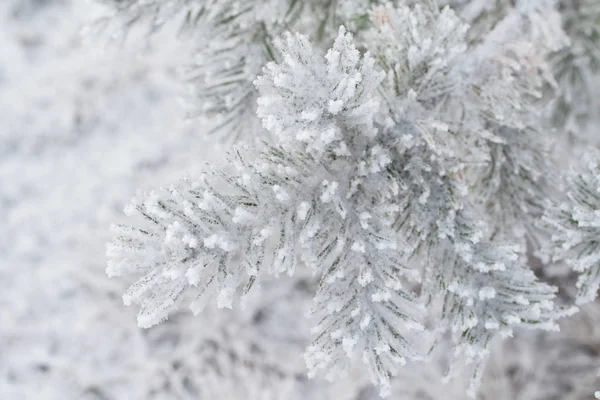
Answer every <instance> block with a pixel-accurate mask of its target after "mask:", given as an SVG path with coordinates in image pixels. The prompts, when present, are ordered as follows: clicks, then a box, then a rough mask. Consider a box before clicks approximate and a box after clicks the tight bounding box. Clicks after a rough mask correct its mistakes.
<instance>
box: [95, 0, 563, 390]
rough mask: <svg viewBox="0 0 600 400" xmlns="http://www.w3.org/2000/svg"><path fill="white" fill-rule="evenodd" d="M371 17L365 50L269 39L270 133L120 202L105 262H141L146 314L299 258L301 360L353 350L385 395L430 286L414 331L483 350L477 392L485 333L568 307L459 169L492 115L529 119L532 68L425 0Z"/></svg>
mask: <svg viewBox="0 0 600 400" xmlns="http://www.w3.org/2000/svg"><path fill="white" fill-rule="evenodd" d="M371 20H372V23H373V26H372V28H371V30H370V31H369V32H366V33H365V35H364V37H365V41H364V44H365V46H366V48H367V49H369V50H371V51H372V52H373V56H371V54H370V53H368V52H367V53H365V54H364V55H363V56H362V57H361V55H360V53H359V51H358V50H357V49H356V46H355V44H354V40H353V38H352V36H351V35H350V34H348V33H346V30H345V29H344V28H343V27H342V28H340V31H339V34H338V36H337V39H336V40H335V42H334V44H333V47H332V48H331V49H330V50H329V51H328V52H327V54H326V55H325V57H323V56H321V55H320V52H319V49H318V48H315V47H313V45H312V44H311V43H310V42H309V41H308V40H307V38H306V37H304V36H303V35H301V34H295V35H294V34H285V35H284V36H283V38H282V39H277V40H276V41H275V46H276V48H277V51H278V54H280V59H281V62H280V63H275V62H271V63H269V64H268V65H267V66H266V68H265V69H264V74H263V75H262V76H260V77H259V78H258V79H257V80H256V82H255V83H256V87H257V89H258V91H259V92H260V97H259V98H258V101H257V104H258V109H257V115H258V117H259V118H260V119H262V123H263V125H264V127H265V128H266V129H267V130H268V131H269V132H270V133H271V134H272V135H273V137H274V138H275V139H274V140H275V141H276V143H277V145H266V146H264V147H263V149H262V150H248V151H240V150H236V151H234V155H233V159H232V162H231V164H230V165H231V167H232V168H233V171H232V172H218V171H212V172H210V173H207V174H206V175H205V176H204V177H203V178H202V179H201V180H199V181H183V182H182V183H180V184H178V185H175V186H173V187H170V188H168V189H166V190H164V191H163V192H161V193H150V194H148V195H143V196H141V197H139V198H137V199H136V200H134V202H133V203H132V204H131V205H130V206H129V207H128V208H127V210H126V211H127V213H128V214H131V215H137V216H138V217H139V219H140V220H141V221H142V225H140V226H139V227H136V228H131V227H123V226H117V227H115V232H116V240H115V242H113V243H112V244H111V245H110V246H109V249H108V255H109V259H110V261H109V267H108V270H107V271H108V273H109V274H111V275H124V274H141V275H142V278H141V279H140V280H139V281H138V282H137V283H135V284H134V285H133V286H132V287H131V288H130V289H129V290H128V291H127V293H126V294H125V296H124V299H125V301H126V303H130V302H134V303H138V304H140V305H141V312H140V315H139V319H138V321H139V323H140V325H141V326H150V325H152V324H155V323H157V322H160V321H161V320H162V319H164V318H166V317H167V315H168V313H169V311H170V310H172V309H173V308H175V307H177V305H178V304H180V302H181V299H182V298H185V297H187V295H188V293H189V294H191V295H192V296H194V299H193V300H192V302H191V307H192V309H193V310H194V311H195V312H198V311H201V310H202V309H203V308H204V306H205V305H206V304H207V301H209V300H210V299H211V298H214V299H215V302H216V303H217V305H218V306H219V307H231V306H232V302H233V299H234V297H235V294H236V293H237V291H238V288H243V289H241V291H242V293H243V295H244V296H245V295H247V294H249V293H251V291H252V290H253V289H254V288H256V287H257V286H258V285H259V283H260V280H261V278H262V276H263V275H264V274H274V275H276V276H277V275H279V274H282V273H285V274H288V275H290V276H293V275H294V273H295V271H296V270H297V269H298V268H307V267H308V268H310V269H311V270H312V271H313V272H314V273H316V274H318V275H319V276H320V283H319V287H318V290H317V293H316V296H315V300H314V302H315V306H314V312H313V314H314V316H315V317H316V318H317V319H318V320H319V322H318V323H317V324H316V325H315V326H314V328H313V333H314V335H315V339H314V341H313V343H312V344H311V345H310V346H309V347H308V349H307V351H306V354H305V358H306V361H307V365H308V367H309V370H310V375H311V376H312V375H315V374H317V373H318V372H319V371H320V370H321V369H323V370H325V371H326V373H325V375H326V376H327V377H328V378H330V379H334V378H335V377H337V376H338V375H340V374H341V373H343V372H345V371H346V370H347V369H348V365H349V361H350V360H351V359H353V358H362V361H363V362H364V363H365V364H367V366H368V369H369V371H370V372H371V375H372V377H373V381H374V382H375V383H377V384H378V385H379V386H380V387H381V393H382V394H383V395H385V394H389V388H390V386H391V384H390V379H391V377H392V376H393V375H395V374H396V373H397V371H398V370H397V366H398V365H402V364H404V363H405V362H406V360H407V359H417V358H420V357H421V356H422V355H423V352H422V351H423V347H424V346H423V344H424V341H423V340H421V341H419V343H416V342H415V341H414V337H415V335H414V333H411V332H412V331H414V330H423V329H425V328H424V326H423V325H422V321H423V317H424V315H428V316H432V315H435V314H436V311H435V307H433V308H431V309H430V310H428V311H429V313H426V312H425V309H424V306H425V305H426V304H435V302H436V301H441V303H442V304H443V307H442V310H440V311H439V312H440V313H441V314H440V317H441V320H440V322H439V323H438V324H437V325H436V326H435V327H434V329H432V330H429V331H428V332H427V333H426V334H425V335H424V336H422V338H427V337H429V336H430V334H433V335H431V336H432V337H433V339H434V340H435V337H436V336H437V335H442V334H443V333H444V332H446V331H447V330H450V331H451V332H452V334H453V335H452V337H453V341H454V344H455V355H456V357H457V359H458V358H463V357H466V359H467V360H470V361H475V362H476V365H477V367H476V373H475V375H474V379H473V383H472V387H471V393H472V394H473V395H474V393H475V390H476V385H477V382H478V379H479V377H480V372H481V361H482V360H483V359H484V357H485V355H486V354H487V353H488V350H487V347H488V345H489V343H490V340H491V339H492V338H493V337H495V336H497V335H498V334H500V335H502V336H510V335H511V334H512V328H513V327H514V326H516V325H523V326H529V327H534V328H544V329H556V324H555V322H554V321H555V319H556V318H558V317H560V316H562V315H565V313H566V311H562V310H557V309H556V307H555V306H554V305H553V302H552V300H553V298H554V293H555V289H554V288H553V287H551V286H548V285H546V284H544V283H541V282H539V281H538V280H537V278H536V277H535V276H534V274H533V272H531V271H530V270H529V269H528V268H527V266H526V265H524V263H523V258H522V257H521V254H520V251H521V249H520V247H519V246H516V245H515V244H511V243H510V242H506V243H500V242H495V241H490V239H489V232H490V231H493V229H494V227H493V226H488V225H487V224H486V222H485V220H484V218H481V217H480V213H481V209H480V207H479V206H478V205H477V204H476V203H475V202H474V201H473V199H474V198H477V197H478V193H477V192H476V191H475V192H472V190H471V189H470V179H469V178H470V176H471V175H472V170H473V169H474V168H475V169H477V168H480V166H481V165H482V164H483V163H485V162H486V161H488V160H489V159H490V156H489V153H488V152H489V148H488V146H487V144H488V142H489V141H496V142H498V143H502V139H498V138H497V136H496V135H495V134H494V133H492V132H489V131H488V129H487V128H488V127H489V126H492V127H494V126H497V127H506V129H513V130H523V129H524V127H525V126H526V125H524V124H525V122H524V121H528V119H527V115H525V114H526V113H525V112H523V111H521V108H522V107H530V109H533V106H530V103H529V102H528V98H529V97H534V96H533V95H534V94H536V93H535V92H534V91H535V88H536V87H537V86H541V83H538V82H541V81H542V79H543V78H540V77H539V76H538V74H541V73H542V72H541V71H542V70H543V68H542V67H540V68H539V69H535V70H533V71H528V73H529V75H530V76H528V74H526V75H525V77H523V76H521V75H519V74H518V71H519V68H521V64H519V61H522V60H524V59H525V60H529V58H528V57H529V56H531V55H532V53H531V51H533V50H532V49H533V46H530V45H528V44H527V43H522V42H509V43H501V44H502V45H504V47H502V49H504V50H505V51H506V52H507V53H508V52H510V54H511V55H510V56H509V55H507V54H504V55H503V54H500V55H498V54H497V51H494V50H493V49H491V48H490V47H491V44H489V43H486V44H484V46H485V47H484V48H483V49H481V50H480V49H479V48H477V49H476V50H475V51H474V54H475V58H474V59H470V58H469V57H468V53H467V50H468V45H467V43H466V39H465V34H466V32H467V29H468V27H467V26H466V25H465V24H463V23H462V22H461V21H460V19H458V17H456V15H455V14H454V13H453V12H452V11H451V10H450V9H449V8H444V9H442V10H439V9H437V8H436V7H434V5H433V4H432V3H428V4H426V5H416V6H414V7H413V8H409V7H407V6H403V5H400V6H397V7H393V6H392V5H390V4H386V5H384V6H381V7H376V8H374V10H373V11H372V13H371ZM528 51H529V52H528ZM533 54H534V55H535V53H533ZM492 55H493V57H492ZM499 56H500V58H498V57H499ZM511 57H512V58H511ZM482 66H485V67H486V69H485V72H483V73H481V74H479V75H475V76H473V77H471V78H469V79H465V76H468V75H469V73H470V72H472V71H473V70H474V68H476V67H477V68H479V67H482ZM381 70H383V71H381ZM536 72H537V74H536ZM529 78H535V79H534V81H533V82H530V80H529ZM489 82H491V83H489ZM477 97H479V99H482V101H480V102H479V104H478V107H477V108H475V109H472V108H469V107H468V106H469V105H471V104H476V102H475V98H477ZM459 111H462V113H461V112H459ZM522 115H525V117H524V119H519V118H517V117H518V116H522ZM513 116H514V117H513ZM468 117H472V118H471V119H469V118H468ZM493 124H495V125H493ZM499 130H500V129H499ZM507 136H508V134H507ZM478 166H479V167H478ZM509 172H513V173H519V171H509ZM509 172H507V174H508V175H509V177H510V173H509ZM514 184H515V185H518V182H517V183H514ZM518 188H519V187H517V189H518ZM513 200H514V199H513ZM517 200H521V199H520V198H518V199H517ZM523 201H526V200H523ZM506 239H507V238H506V237H504V236H503V237H502V240H506ZM421 277H422V278H423V280H422V282H421V283H415V281H416V282H419V281H420V278H421ZM416 287H420V292H421V296H420V297H419V296H417V292H416V291H415V290H414V289H415V288H416Z"/></svg>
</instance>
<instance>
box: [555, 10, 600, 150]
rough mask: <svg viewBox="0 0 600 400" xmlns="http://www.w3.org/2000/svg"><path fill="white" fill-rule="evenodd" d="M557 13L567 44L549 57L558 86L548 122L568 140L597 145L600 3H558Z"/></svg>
mask: <svg viewBox="0 0 600 400" xmlns="http://www.w3.org/2000/svg"><path fill="white" fill-rule="evenodd" d="M559 11H560V13H561V15H562V24H563V29H564V31H565V32H566V33H567V35H568V37H569V40H570V44H569V46H566V47H565V48H563V49H562V50H561V51H559V52H557V53H556V54H554V55H553V56H552V58H551V62H552V65H553V67H554V73H555V75H556V80H557V81H558V87H559V96H558V97H557V98H556V99H555V100H554V101H553V103H552V107H551V112H552V120H553V122H554V123H555V124H556V125H557V127H559V128H560V130H561V131H563V132H564V133H565V134H567V135H570V136H571V139H572V140H575V141H583V142H584V143H585V142H591V143H593V144H596V145H597V144H598V141H597V140H596V138H597V132H596V126H597V124H598V120H597V118H596V117H597V114H598V112H597V110H598V102H597V100H596V98H597V95H596V93H597V89H598V81H599V79H600V78H599V76H600V4H598V2H597V1H594V0H577V1H576V0H561V1H559Z"/></svg>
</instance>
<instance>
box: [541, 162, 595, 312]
mask: <svg viewBox="0 0 600 400" xmlns="http://www.w3.org/2000/svg"><path fill="white" fill-rule="evenodd" d="M565 190H566V198H565V199H564V200H563V201H562V202H555V203H554V204H550V205H549V206H548V207H547V210H546V212H545V214H544V218H543V223H544V224H545V225H547V226H548V227H549V229H551V230H552V232H553V235H552V240H553V243H552V245H551V247H550V246H548V247H549V249H548V252H549V253H550V255H551V256H552V257H553V259H554V260H555V261H564V262H565V263H566V264H567V265H568V266H569V267H570V268H572V269H573V270H574V271H576V272H578V273H579V281H578V282H577V288H578V289H579V292H578V299H577V302H578V303H579V304H583V303H587V302H590V301H593V300H595V299H596V297H597V295H598V288H599V287H600V246H599V242H598V238H599V237H600V216H599V215H600V166H599V162H598V156H597V155H595V156H594V155H587V156H586V158H585V159H584V161H583V162H582V166H581V167H580V168H573V169H572V171H571V172H570V173H569V175H568V177H567V182H566V188H565Z"/></svg>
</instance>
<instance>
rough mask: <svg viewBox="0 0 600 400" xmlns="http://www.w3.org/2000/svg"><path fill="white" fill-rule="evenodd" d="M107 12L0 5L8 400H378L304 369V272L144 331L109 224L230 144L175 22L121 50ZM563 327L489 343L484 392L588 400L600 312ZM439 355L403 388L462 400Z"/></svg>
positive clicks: (49, 0)
mask: <svg viewBox="0 0 600 400" xmlns="http://www.w3.org/2000/svg"><path fill="white" fill-rule="evenodd" d="M106 12H107V10H106V9H105V8H104V7H102V6H101V5H99V4H97V3H94V2H92V1H87V0H0V399H2V400H13V399H15V400H16V399H36V400H50V399H61V400H70V399H96V400H120V399H124V400H138V399H139V400H146V399H250V398H255V399H295V398H298V399H348V400H351V399H355V400H365V399H375V398H377V396H376V391H375V390H374V389H373V388H371V386H370V385H369V382H368V378H367V377H365V376H363V375H361V374H360V372H359V371H356V372H354V373H353V374H352V375H351V376H349V377H348V379H346V380H343V381H340V382H337V383H335V384H328V383H326V382H323V381H319V380H315V381H312V380H308V379H307V378H306V371H305V367H304V361H303V359H302V349H303V348H304V347H305V346H306V344H307V342H308V339H309V332H307V324H303V323H302V319H303V317H304V313H305V312H306V309H307V308H308V307H309V306H310V304H309V302H310V298H311V297H312V296H311V294H310V290H309V288H308V286H309V285H310V279H311V278H310V277H307V278H306V281H307V287H298V285H296V286H295V287H287V286H286V285H287V283H286V282H284V281H283V282H281V281H280V282H278V283H274V284H276V285H278V286H279V287H280V290H272V291H269V293H274V294H275V295H276V296H275V298H268V299H264V298H263V299H256V300H255V304H252V305H251V306H250V307H249V310H246V311H242V310H239V311H230V312H222V311H221V312H219V313H212V312H211V311H210V310H208V312H207V313H205V314H203V315H202V316H200V317H197V318H194V317H192V316H191V315H190V313H188V312H187V311H186V310H182V311H181V313H179V314H176V315H174V316H172V317H171V318H170V319H169V321H167V322H165V323H163V324H161V325H159V326H157V327H154V328H152V329H150V330H141V329H140V328H138V327H137V325H136V321H135V314H136V310H135V309H134V308H131V309H129V308H126V307H125V306H123V303H122V300H121V293H123V291H124V289H125V286H124V282H121V281H119V280H109V279H108V277H106V275H105V273H104V269H105V255H104V253H105V243H106V241H107V240H108V238H109V225H110V223H111V222H118V221H119V220H121V219H122V218H123V217H122V212H121V210H122V208H123V205H124V204H125V203H127V202H128V201H129V199H130V198H131V196H132V195H133V193H134V191H135V190H136V189H138V188H150V187H157V186H160V185H161V184H167V183H169V182H172V181H174V180H175V179H177V178H180V177H181V176H185V175H193V174H194V173H195V171H197V169H198V168H202V165H203V163H204V162H205V161H209V160H211V161H218V159H219V158H220V157H222V155H223V151H222V150H220V149H218V148H215V144H214V142H213V141H210V140H208V141H207V140H206V138H205V137H204V136H203V135H202V127H201V126H197V125H195V124H194V123H193V122H185V119H184V108H183V107H182V105H181V101H180V97H181V96H182V95H183V94H184V93H185V87H184V85H182V84H181V83H180V80H179V79H178V78H177V67H178V66H180V65H182V64H184V62H185V60H186V57H189V56H188V54H189V52H187V51H186V44H185V43H182V42H181V41H179V40H177V38H176V28H177V26H175V25H174V26H171V27H170V26H166V27H165V29H163V30H161V31H160V32H158V33H156V34H155V35H154V36H153V37H152V39H151V40H150V41H144V40H136V39H135V37H134V38H130V39H129V40H126V41H125V42H123V43H121V42H119V41H111V40H109V36H110V33H111V27H110V26H108V27H105V28H104V29H98V27H99V25H98V24H97V23H96V22H94V21H98V19H99V18H101V17H102V16H103V15H106ZM86 27H87V30H88V31H89V30H90V28H91V32H92V33H91V34H88V35H82V29H83V28H86ZM288 286H289V285H288ZM564 325H565V329H564V330H563V331H562V332H561V333H559V334H548V333H519V334H518V335H517V336H516V337H515V338H514V339H511V340H509V341H506V342H504V343H503V344H498V345H496V348H494V349H493V351H492V357H491V358H490V360H489V363H488V366H487V369H486V373H485V377H484V380H483V385H482V388H481V391H480V397H481V398H482V399H502V400H504V399H506V400H509V399H531V400H533V399H540V400H541V399H544V400H551V399H561V400H562V399H566V400H567V399H591V398H593V393H594V390H597V389H599V388H600V380H599V378H598V377H597V371H598V369H599V368H600V308H599V307H598V305H597V304H593V305H590V306H588V307H587V308H586V309H584V311H583V312H582V313H581V314H578V315H576V316H574V317H573V318H572V319H571V321H569V322H568V323H567V322H565V324H564ZM289 332H294V335H290V334H289ZM444 362H445V360H444V359H443V357H440V362H439V365H431V364H429V365H411V366H408V367H407V368H405V370H404V371H403V375H402V376H400V377H398V378H397V380H396V383H395V385H394V386H395V387H394V391H393V393H394V398H397V399H403V400H410V399H442V398H443V399H451V400H453V399H463V398H465V395H464V386H465V382H466V381H467V380H468V376H466V377H457V378H456V379H455V380H453V381H452V382H450V383H449V384H447V385H443V384H442V383H441V382H440V377H441V376H442V375H443V372H444Z"/></svg>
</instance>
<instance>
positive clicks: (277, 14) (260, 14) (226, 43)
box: [185, 0, 301, 142]
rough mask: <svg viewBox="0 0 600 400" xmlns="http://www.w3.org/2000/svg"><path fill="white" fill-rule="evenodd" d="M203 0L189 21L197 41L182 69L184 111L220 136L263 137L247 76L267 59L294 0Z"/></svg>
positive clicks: (293, 13)
mask: <svg viewBox="0 0 600 400" xmlns="http://www.w3.org/2000/svg"><path fill="white" fill-rule="evenodd" d="M208 3H210V4H207V5H206V7H205V8H203V9H202V10H201V12H199V13H198V14H197V15H195V16H192V18H193V21H192V22H190V29H189V30H190V32H191V37H192V40H193V41H194V42H196V43H198V46H197V50H196V52H195V54H194V61H193V63H192V65H190V66H189V67H187V68H186V70H185V76H186V79H187V80H188V81H189V82H190V84H191V89H192V93H191V95H190V97H189V98H190V101H189V103H190V106H191V110H190V113H191V115H193V116H197V117H199V122H201V123H203V124H204V125H207V126H208V127H209V132H211V133H217V134H218V136H219V137H220V139H224V140H228V141H233V142H235V141H237V140H238V139H239V138H240V137H244V138H246V139H248V138H256V137H258V138H264V137H265V136H264V134H261V132H263V131H261V129H260V121H259V120H258V119H257V118H256V96H257V94H256V90H255V88H254V85H253V84H252V82H253V81H254V79H255V78H256V76H257V75H258V74H259V73H260V70H261V68H262V67H263V65H264V64H265V63H266V62H267V61H270V60H273V57H274V54H273V50H272V48H271V47H272V43H271V42H272V38H273V37H276V36H279V35H280V34H281V32H282V31H283V29H284V28H283V27H284V26H286V25H287V24H290V23H293V21H294V19H296V18H298V14H299V11H301V10H298V9H299V8H301V7H300V6H299V2H297V1H289V0H253V1H244V2H240V1H235V0H229V1H215V0H212V1H210V2H208ZM253 135H257V136H255V137H253Z"/></svg>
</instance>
